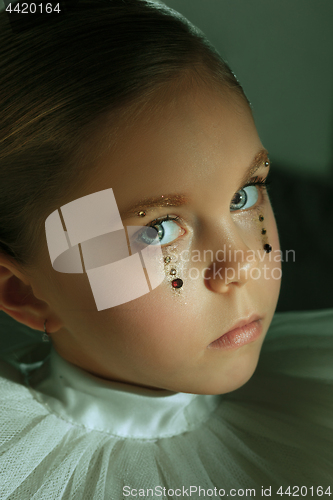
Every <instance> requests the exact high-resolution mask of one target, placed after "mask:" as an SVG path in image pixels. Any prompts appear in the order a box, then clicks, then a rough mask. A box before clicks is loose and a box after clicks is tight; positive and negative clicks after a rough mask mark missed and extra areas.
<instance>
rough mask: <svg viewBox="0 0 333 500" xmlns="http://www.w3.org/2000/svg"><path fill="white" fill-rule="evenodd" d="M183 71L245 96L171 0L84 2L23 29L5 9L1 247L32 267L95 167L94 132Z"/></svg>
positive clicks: (0, 91) (0, 62) (0, 93)
mask: <svg viewBox="0 0 333 500" xmlns="http://www.w3.org/2000/svg"><path fill="white" fill-rule="evenodd" d="M28 16H29V14H28ZM184 75H187V76H186V78H188V76H189V75H190V76H191V78H190V81H191V82H192V83H193V82H195V81H199V80H200V81H201V82H204V83H205V84H208V85H215V86H219V87H220V88H221V84H222V85H223V86H227V87H229V88H232V89H234V90H236V91H237V92H238V93H240V94H241V95H243V96H244V94H243V91H242V88H241V87H240V85H239V83H238V81H237V79H236V77H235V76H234V74H233V73H232V71H231V70H230V68H229V67H228V65H227V64H226V63H225V62H224V61H223V60H222V59H221V57H220V56H219V54H218V53H217V52H216V50H215V49H214V48H213V47H212V46H211V44H210V43H209V42H208V41H207V39H206V38H205V37H204V35H203V34H202V33H201V32H200V31H199V30H198V29H197V28H195V27H194V26H193V25H191V24H190V23H189V22H188V21H187V20H186V19H185V18H183V17H182V16H181V15H180V14H178V13H177V12H175V11H173V10H172V9H169V8H168V7H166V6H165V5H163V4H156V3H153V2H150V1H147V0H77V1H75V2H72V8H71V9H70V8H67V11H66V12H65V13H64V14H59V17H58V19H57V21H56V22H52V23H43V24H41V25H38V26H33V27H31V29H29V26H28V25H27V26H26V27H25V29H22V30H21V31H19V32H15V31H14V32H13V31H12V29H11V26H10V24H9V21H8V17H7V14H6V13H5V12H2V13H0V116H1V123H0V132H1V133H0V175H1V183H0V252H2V253H4V254H6V255H7V256H9V257H11V258H12V259H14V260H15V262H16V263H17V264H18V265H22V266H27V267H29V266H32V265H33V263H34V259H35V256H36V253H37V243H38V238H40V234H41V231H42V229H43V227H44V222H45V218H46V216H47V215H48V214H50V213H51V212H52V211H53V210H54V209H56V208H58V207H59V206H61V204H62V203H61V200H62V199H64V196H66V193H67V194H68V193H69V192H70V190H71V188H72V187H73V185H76V186H77V184H78V180H79V181H80V180H81V178H83V177H82V176H84V175H85V174H87V172H89V169H87V168H83V164H84V163H85V161H86V160H87V158H86V156H85V153H84V147H83V145H84V143H85V140H86V138H87V137H89V130H90V131H92V130H93V127H94V124H97V123H98V121H99V119H100V118H101V116H103V115H105V114H106V113H107V114H110V113H111V115H112V113H113V114H114V116H122V114H121V113H122V112H123V111H124V112H126V110H128V109H130V108H131V106H132V107H133V106H134V107H135V105H136V106H137V105H138V102H139V103H142V105H143V103H144V102H145V101H148V100H149V98H151V96H152V95H153V93H154V92H156V91H158V90H159V89H160V88H163V86H164V88H165V86H166V87H167V88H168V87H169V88H170V85H173V83H175V84H176V82H177V81H181V80H182V79H184ZM117 113H118V115H117ZM39 241H40V240H39Z"/></svg>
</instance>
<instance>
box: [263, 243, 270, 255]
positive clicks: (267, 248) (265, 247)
mask: <svg viewBox="0 0 333 500" xmlns="http://www.w3.org/2000/svg"><path fill="white" fill-rule="evenodd" d="M264 250H265V252H267V253H269V252H271V251H272V247H271V245H269V244H268V243H266V245H264Z"/></svg>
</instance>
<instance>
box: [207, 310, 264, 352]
mask: <svg viewBox="0 0 333 500" xmlns="http://www.w3.org/2000/svg"><path fill="white" fill-rule="evenodd" d="M262 319H263V316H259V315H258V314H252V315H251V316H248V317H247V318H244V319H241V320H240V321H238V323H236V324H235V325H233V326H232V327H231V329H230V330H228V331H227V332H225V333H223V334H222V335H220V336H219V337H218V338H217V339H215V340H213V342H211V343H210V344H209V345H210V346H212V344H214V342H217V341H218V340H219V339H222V338H223V337H224V336H225V335H229V334H230V333H233V332H235V330H239V329H240V328H242V327H246V326H248V325H251V324H252V323H255V322H258V323H259V320H262ZM260 323H261V321H260Z"/></svg>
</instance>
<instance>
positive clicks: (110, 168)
mask: <svg viewBox="0 0 333 500" xmlns="http://www.w3.org/2000/svg"><path fill="white" fill-rule="evenodd" d="M156 99H158V98H157V97H156ZM114 133H115V131H114V130H112V128H111V129H110V135H111V136H112V134H114ZM112 137H114V136H112ZM105 144H108V141H105ZM100 145H101V143H100ZM103 147H104V145H102V148H101V150H100V151H99V152H98V159H97V160H96V161H95V163H94V165H93V169H92V172H93V173H92V175H91V176H90V178H89V180H88V182H87V184H86V186H85V187H84V188H83V189H82V190H81V192H80V196H83V195H84V194H89V193H92V192H96V191H99V190H101V189H105V188H106V187H112V188H113V189H114V192H115V195H116V198H117V200H118V205H119V208H120V209H122V208H124V207H125V205H128V203H129V202H131V201H134V199H137V198H141V197H142V198H144V197H146V196H153V195H156V196H159V195H163V194H164V193H165V192H168V193H172V192H180V191H184V190H185V191H190V190H193V189H195V187H198V185H200V184H201V185H202V183H203V181H205V182H208V183H209V182H212V181H213V178H214V176H216V174H218V175H219V177H220V179H221V180H223V179H224V181H225V182H228V179H229V178H230V180H232V178H236V177H239V172H240V171H241V170H245V169H246V168H247V167H248V165H249V163H250V162H251V160H252V159H253V157H254V156H255V155H256V154H257V153H258V151H259V149H260V148H261V147H262V145H261V142H260V139H259V137H258V134H257V131H256V128H255V125H254V121H253V117H252V113H251V110H250V108H249V106H248V104H247V103H246V101H245V99H244V98H241V97H240V96H238V95H237V94H235V93H234V92H230V91H227V90H225V91H223V90H221V91H220V92H218V91H217V90H211V89H207V88H206V89H195V90H194V89H193V90H192V91H187V92H181V93H179V94H178V95H175V96H173V98H172V99H171V100H161V101H158V100H157V101H156V102H155V103H153V102H152V103H149V104H147V105H146V106H145V107H143V108H142V110H141V112H140V113H138V114H137V115H136V116H135V118H133V120H131V119H128V120H127V121H126V123H124V124H123V125H120V126H119V128H118V129H117V131H116V141H115V146H114V147H112V148H109V149H108V148H107V147H106V148H105V150H104V151H103Z"/></svg>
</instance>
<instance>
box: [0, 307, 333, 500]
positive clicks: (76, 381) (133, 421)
mask: <svg viewBox="0 0 333 500" xmlns="http://www.w3.org/2000/svg"><path fill="white" fill-rule="evenodd" d="M0 326H1V325H0ZM2 334H3V332H2ZM33 348H34V349H36V343H34V347H33ZM3 357H4V356H3ZM8 359H9V358H8ZM12 359H13V357H12V358H10V359H9V360H10V361H11V360H12ZM30 359H32V357H30ZM14 364H15V363H12V362H11V364H9V363H8V362H6V361H1V362H0V395H1V396H0V397H1V414H0V499H1V500H9V499H10V500H16V499H17V500H60V499H61V500H65V499H66V500H69V499H70V500H90V499H91V500H123V499H126V498H132V499H133V498H140V497H141V498H163V499H166V498H167V499H173V498H174V499H176V498H179V497H181V498H187V497H192V498H195V499H198V498H202V497H212V498H224V497H227V496H229V497H231V496H232V497H234V498H241V497H242V498H243V497H249V496H252V497H253V496H256V497H263V496H264V495H263V493H262V490H263V489H266V490H267V491H266V493H267V494H269V493H270V497H271V498H274V499H275V498H280V499H281V498H286V497H288V496H289V495H288V487H289V492H290V496H291V497H292V496H298V497H302V496H303V497H304V496H305V495H306V493H307V495H308V496H307V498H318V497H319V496H320V497H322V498H327V499H329V498H330V496H329V493H331V494H332V493H333V309H327V310H322V311H310V312H286V313H277V314H275V316H274V319H273V322H272V324H271V326H270V328H269V331H268V333H267V336H266V339H265V341H264V344H263V348H262V351H261V354H260V359H259V363H258V366H257V369H256V371H255V373H254V375H253V376H252V378H251V379H250V381H249V382H247V383H246V384H245V385H244V386H243V387H241V388H240V389H238V390H236V391H233V392H231V393H228V394H224V395H219V396H212V395H208V396H207V395H195V394H184V393H174V392H171V391H158V390H150V389H144V388H140V387H138V386H134V385H130V384H123V383H118V382H110V381H106V380H104V379H100V378H98V377H95V376H93V375H91V374H89V373H88V372H86V371H84V370H82V369H80V368H78V367H77V366H75V365H73V364H71V363H69V362H67V361H66V360H64V359H63V358H62V357H61V356H60V355H59V354H58V353H57V352H56V351H55V350H54V349H53V348H52V347H51V349H50V352H49V354H48V355H47V356H46V357H45V359H44V360H42V361H41V362H39V363H30V364H27V363H24V362H18V363H16V364H15V368H14V366H13V365H14ZM301 488H302V489H301ZM329 488H330V490H329ZM250 489H251V490H252V493H251V492H250V491H248V492H246V490H250ZM279 493H283V495H279ZM266 496H267V495H266ZM290 496H289V497H290Z"/></svg>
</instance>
